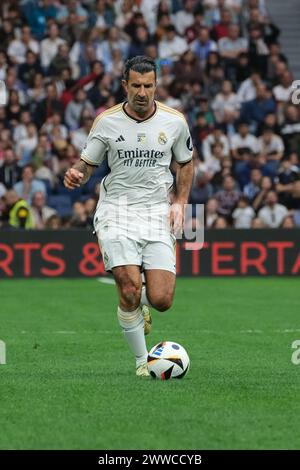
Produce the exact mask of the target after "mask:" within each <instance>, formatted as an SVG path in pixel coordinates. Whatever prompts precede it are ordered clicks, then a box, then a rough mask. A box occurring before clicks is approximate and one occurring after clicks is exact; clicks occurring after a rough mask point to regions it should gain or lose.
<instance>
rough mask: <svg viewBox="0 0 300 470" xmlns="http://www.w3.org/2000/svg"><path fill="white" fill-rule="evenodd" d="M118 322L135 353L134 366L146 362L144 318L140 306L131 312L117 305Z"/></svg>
mask: <svg viewBox="0 0 300 470" xmlns="http://www.w3.org/2000/svg"><path fill="white" fill-rule="evenodd" d="M118 319H119V324H120V326H121V328H122V330H123V333H124V336H125V338H126V340H127V343H128V344H129V347H130V349H131V351H132V352H133V354H134V355H135V360H136V367H138V366H140V365H141V364H145V363H146V362H147V356H148V352H147V348H146V341H145V335H144V318H143V316H142V312H141V307H138V308H137V309H136V310H133V311H132V312H125V311H124V310H122V309H121V308H120V307H118Z"/></svg>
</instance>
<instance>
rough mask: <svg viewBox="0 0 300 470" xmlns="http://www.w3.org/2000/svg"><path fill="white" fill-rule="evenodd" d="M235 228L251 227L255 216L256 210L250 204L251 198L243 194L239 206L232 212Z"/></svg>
mask: <svg viewBox="0 0 300 470" xmlns="http://www.w3.org/2000/svg"><path fill="white" fill-rule="evenodd" d="M232 218H233V220H234V227H235V228H250V227H251V224H252V220H253V219H254V218H255V212H254V210H253V208H252V207H251V206H250V205H249V199H248V198H247V197H246V196H241V197H240V199H239V202H238V206H237V208H236V209H235V210H234V211H233V213H232Z"/></svg>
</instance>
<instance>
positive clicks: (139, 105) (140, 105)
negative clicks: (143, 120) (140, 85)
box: [133, 99, 149, 116]
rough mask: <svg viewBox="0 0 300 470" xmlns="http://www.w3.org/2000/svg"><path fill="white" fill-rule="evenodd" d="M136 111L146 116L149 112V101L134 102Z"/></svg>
mask: <svg viewBox="0 0 300 470" xmlns="http://www.w3.org/2000/svg"><path fill="white" fill-rule="evenodd" d="M133 109H134V111H135V112H136V113H137V114H140V115H141V116H144V115H145V114H147V112H148V111H149V100H137V99H136V100H134V108H133Z"/></svg>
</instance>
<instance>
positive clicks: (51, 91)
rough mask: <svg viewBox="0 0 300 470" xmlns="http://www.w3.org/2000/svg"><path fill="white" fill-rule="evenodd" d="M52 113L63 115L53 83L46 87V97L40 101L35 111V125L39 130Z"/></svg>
mask: <svg viewBox="0 0 300 470" xmlns="http://www.w3.org/2000/svg"><path fill="white" fill-rule="evenodd" d="M54 113H59V114H62V113H63V105H62V104H61V102H60V101H59V100H58V96H57V90H56V87H55V85H54V84H53V83H49V84H48V85H47V86H46V96H45V98H44V99H43V100H41V101H40V102H39V103H38V105H37V107H36V110H35V113H34V114H35V123H36V125H37V127H38V128H40V127H41V126H42V125H43V124H44V123H45V122H46V120H47V119H48V118H49V117H51V116H53V114H54Z"/></svg>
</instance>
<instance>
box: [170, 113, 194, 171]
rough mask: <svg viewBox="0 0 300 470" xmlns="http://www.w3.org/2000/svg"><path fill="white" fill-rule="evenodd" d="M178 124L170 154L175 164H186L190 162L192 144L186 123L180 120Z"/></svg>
mask: <svg viewBox="0 0 300 470" xmlns="http://www.w3.org/2000/svg"><path fill="white" fill-rule="evenodd" d="M179 123H180V124H179V131H178V137H177V139H176V140H175V142H174V144H173V146H172V152H173V154H174V157H175V160H176V162H177V163H186V162H189V161H190V160H192V157H193V143H192V138H191V134H190V131H189V128H188V125H187V122H186V121H185V120H184V119H181V118H180V121H179Z"/></svg>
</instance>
